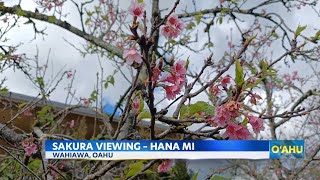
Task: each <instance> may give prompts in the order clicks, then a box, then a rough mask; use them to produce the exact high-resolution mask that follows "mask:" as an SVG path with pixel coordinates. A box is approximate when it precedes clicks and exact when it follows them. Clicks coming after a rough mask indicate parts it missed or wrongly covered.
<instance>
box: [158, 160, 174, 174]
mask: <svg viewBox="0 0 320 180" xmlns="http://www.w3.org/2000/svg"><path fill="white" fill-rule="evenodd" d="M173 163H174V161H173V160H172V159H166V160H164V161H163V162H162V163H161V164H160V165H159V166H158V172H168V171H169V170H170V169H171V168H172V166H173Z"/></svg>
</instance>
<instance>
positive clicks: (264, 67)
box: [261, 60, 268, 74]
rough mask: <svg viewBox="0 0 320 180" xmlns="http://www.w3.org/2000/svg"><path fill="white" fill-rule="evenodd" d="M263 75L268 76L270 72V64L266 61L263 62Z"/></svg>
mask: <svg viewBox="0 0 320 180" xmlns="http://www.w3.org/2000/svg"><path fill="white" fill-rule="evenodd" d="M261 67H262V74H267V72H268V64H267V62H266V61H265V60H262V61H261Z"/></svg>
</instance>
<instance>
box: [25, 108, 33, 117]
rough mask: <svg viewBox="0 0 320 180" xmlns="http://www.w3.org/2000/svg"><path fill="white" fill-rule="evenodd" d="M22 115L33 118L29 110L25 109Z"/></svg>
mask: <svg viewBox="0 0 320 180" xmlns="http://www.w3.org/2000/svg"><path fill="white" fill-rule="evenodd" d="M23 115H24V116H26V117H32V116H33V114H32V112H31V109H30V108H29V109H27V110H25V111H24V112H23Z"/></svg>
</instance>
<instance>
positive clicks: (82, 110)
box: [0, 92, 169, 129]
mask: <svg viewBox="0 0 320 180" xmlns="http://www.w3.org/2000/svg"><path fill="white" fill-rule="evenodd" d="M0 97H2V98H5V99H7V100H9V101H10V100H11V101H13V102H18V103H24V102H36V101H39V102H38V103H37V104H36V105H37V106H41V105H43V104H44V101H42V100H40V98H38V97H33V96H27V95H24V94H19V93H15V92H8V93H3V94H0ZM47 103H48V105H50V106H52V107H54V108H56V109H59V110H61V109H65V108H66V107H68V106H69V105H68V104H65V103H61V102H57V101H51V100H48V101H47ZM70 112H71V113H73V114H77V115H81V116H87V117H98V118H102V117H101V115H100V114H98V113H97V112H96V111H95V110H93V109H92V108H89V107H78V108H75V109H73V110H71V111H70ZM114 121H115V122H118V121H119V119H118V118H114ZM140 125H142V126H149V125H150V120H149V119H144V120H142V121H141V122H140ZM168 127H169V126H168V125H166V124H163V123H161V122H156V128H159V129H168Z"/></svg>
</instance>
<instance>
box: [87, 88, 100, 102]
mask: <svg viewBox="0 0 320 180" xmlns="http://www.w3.org/2000/svg"><path fill="white" fill-rule="evenodd" d="M97 96H98V92H97V91H96V90H94V91H92V93H91V95H90V98H89V99H90V100H91V101H95V100H97Z"/></svg>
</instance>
